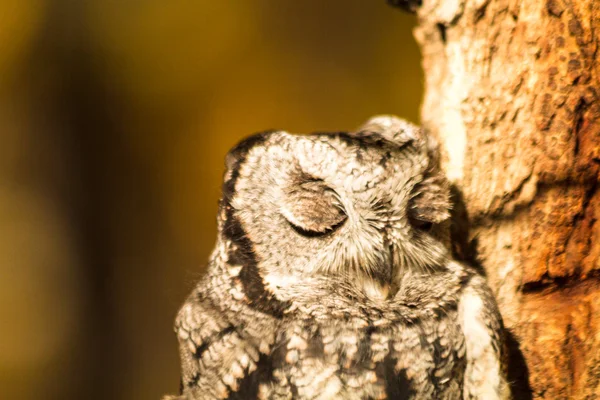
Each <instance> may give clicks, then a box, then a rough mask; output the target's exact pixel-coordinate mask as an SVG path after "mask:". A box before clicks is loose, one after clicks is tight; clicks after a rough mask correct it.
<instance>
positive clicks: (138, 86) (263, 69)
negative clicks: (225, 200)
mask: <svg viewBox="0 0 600 400" xmlns="http://www.w3.org/2000/svg"><path fill="white" fill-rule="evenodd" d="M415 22H416V21H415V17H413V16H410V15H407V14H404V13H402V12H400V11H398V10H394V9H392V8H390V7H389V6H387V5H386V4H385V1H384V0H377V1H365V0H328V1H322V0H302V1H290V0H288V1H281V0H254V1H209V0H169V1H165V0H163V1H154V0H129V1H113V0H95V1H94V0H87V1H84V0H0V398H3V399H84V398H85V399H129V400H131V399H158V398H159V397H160V396H161V395H162V394H165V393H169V392H170V393H174V392H176V391H177V389H178V381H179V362H178V351H177V343H176V340H175V336H174V334H173V333H172V323H173V319H174V316H175V313H176V312H177V309H178V307H179V306H180V304H181V303H182V302H183V300H184V298H185V297H186V295H187V293H188V292H189V291H190V290H191V288H192V287H193V285H194V283H195V282H196V281H197V280H198V278H199V277H200V276H201V274H202V272H203V269H204V266H205V263H206V259H207V257H208V254H209V252H210V250H211V247H212V245H213V243H214V239H215V230H216V224H215V215H216V211H217V200H218V198H219V194H220V185H221V177H222V172H223V159H224V155H225V153H226V152H227V150H228V149H229V148H231V147H232V146H233V145H234V144H235V143H236V142H237V141H239V140H240V139H241V138H243V137H244V136H247V135H249V134H251V133H253V132H256V131H262V130H265V129H269V128H283V129H286V130H288V131H291V132H310V131H316V130H319V131H323V130H349V129H353V128H354V127H356V126H357V125H359V124H360V123H361V122H363V121H364V120H365V119H366V118H368V117H369V116H371V115H372V114H377V113H394V114H398V115H400V116H403V117H406V118H408V119H410V120H413V121H417V120H418V108H419V103H420V99H421V90H422V75H421V68H420V61H419V53H418V48H417V46H416V44H415V41H414V39H413V37H412V33H411V30H412V28H413V26H414V24H415Z"/></svg>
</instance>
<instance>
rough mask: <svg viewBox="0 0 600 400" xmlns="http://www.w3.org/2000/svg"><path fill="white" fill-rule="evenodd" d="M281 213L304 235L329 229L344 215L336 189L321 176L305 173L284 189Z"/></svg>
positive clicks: (333, 228)
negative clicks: (312, 176) (318, 177)
mask: <svg viewBox="0 0 600 400" xmlns="http://www.w3.org/2000/svg"><path fill="white" fill-rule="evenodd" d="M281 214H282V215H283V216H284V218H285V219H286V220H287V221H288V222H289V224H290V225H291V226H292V228H293V229H294V230H295V231H296V232H297V233H299V234H301V235H302V236H307V237H315V236H323V235H326V234H328V233H331V232H333V231H335V230H336V229H338V228H339V227H340V226H341V225H343V223H344V221H345V220H346V218H347V217H346V213H345V212H344V209H343V207H342V204H341V202H340V201H339V198H338V195H337V194H336V192H335V191H334V190H333V189H331V188H330V187H328V186H327V185H326V184H325V183H324V182H323V181H322V180H320V179H315V178H307V177H302V178H301V179H300V180H299V181H296V182H294V183H293V184H291V185H290V186H289V187H288V188H287V189H286V190H284V199H283V205H282V208H281Z"/></svg>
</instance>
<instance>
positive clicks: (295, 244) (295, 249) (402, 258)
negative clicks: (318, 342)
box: [221, 117, 449, 298]
mask: <svg viewBox="0 0 600 400" xmlns="http://www.w3.org/2000/svg"><path fill="white" fill-rule="evenodd" d="M226 163H227V172H226V174H225V184H224V193H223V201H222V204H221V208H222V209H221V214H222V217H221V219H222V231H223V233H224V235H225V242H226V243H227V246H228V247H229V263H230V264H232V265H235V264H239V265H240V266H246V265H247V264H248V263H250V264H253V265H254V267H253V270H254V273H255V274H256V275H257V278H256V279H262V281H263V284H264V285H265V286H266V287H267V288H268V289H269V290H270V291H272V292H273V293H275V294H278V295H279V296H280V297H282V298H285V293H288V292H289V291H286V290H284V289H285V288H286V287H290V286H294V285H297V284H299V283H301V282H307V281H309V280H311V279H315V278H316V277H323V276H336V277H337V278H339V279H342V280H343V281H344V282H348V283H351V284H352V283H353V284H356V285H357V286H358V287H360V288H362V290H364V291H365V292H367V294H371V295H374V296H378V297H383V298H386V297H387V296H389V295H390V294H393V293H392V292H393V291H395V290H398V288H399V287H400V286H401V282H402V279H403V277H405V276H406V275H407V274H411V273H427V272H430V271H431V270H433V269H435V268H438V267H439V266H441V265H443V264H444V261H445V260H446V258H447V250H446V248H445V247H444V245H443V244H442V242H441V241H440V240H438V239H437V238H436V237H437V236H436V234H435V225H437V224H439V223H441V222H443V221H444V220H445V219H447V218H448V216H449V213H448V209H449V200H448V189H447V185H446V183H445V180H444V179H443V178H442V177H441V175H439V174H438V173H437V171H436V169H435V165H433V163H432V149H431V146H430V142H429V140H428V138H427V137H426V136H425V135H423V133H422V132H421V131H420V130H419V129H418V128H417V127H415V126H413V125H410V124H408V123H406V122H404V121H402V120H399V119H396V118H394V117H378V118H374V119H372V120H370V121H369V122H368V123H367V124H365V125H364V126H363V127H362V128H361V129H360V130H359V131H358V132H355V133H333V134H329V133H327V134H312V135H291V134H288V133H286V132H282V131H277V132H269V133H263V134H260V135H257V136H253V137H251V138H249V139H247V140H246V141H244V142H242V143H240V144H239V145H238V146H237V147H236V148H234V149H233V150H232V151H231V152H230V153H229V155H228V157H227V162H226Z"/></svg>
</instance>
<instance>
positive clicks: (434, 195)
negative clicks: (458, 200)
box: [408, 174, 451, 231]
mask: <svg viewBox="0 0 600 400" xmlns="http://www.w3.org/2000/svg"><path fill="white" fill-rule="evenodd" d="M450 207H451V202H450V194H449V189H448V182H447V181H446V179H445V178H444V177H443V176H442V175H439V174H437V175H431V176H427V177H425V178H424V179H423V180H422V181H421V182H420V183H419V184H417V185H416V186H415V187H414V189H413V191H412V194H411V198H410V201H409V205H408V219H409V221H410V223H411V225H412V226H414V227H415V228H417V229H420V230H424V231H428V230H430V229H431V228H432V227H433V224H437V223H440V222H443V221H445V220H446V219H448V218H449V217H450Z"/></svg>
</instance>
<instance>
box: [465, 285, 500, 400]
mask: <svg viewBox="0 0 600 400" xmlns="http://www.w3.org/2000/svg"><path fill="white" fill-rule="evenodd" d="M458 312H459V315H458V317H459V322H460V324H461V327H462V330H463V333H464V336H465V345H466V357H467V366H466V371H465V380H464V398H465V399H486V400H487V399H489V400H495V399H510V389H509V386H508V383H507V381H506V374H505V369H504V368H505V367H504V366H505V365H506V363H505V362H504V357H505V349H504V337H503V332H504V331H503V324H502V318H501V316H500V312H499V311H498V307H497V305H496V302H495V300H494V297H493V295H492V292H491V290H490V289H489V287H488V286H487V285H486V284H485V281H484V279H483V278H482V277H480V276H474V277H473V278H471V280H470V281H469V283H468V284H467V286H466V288H465V290H464V291H463V293H462V295H461V297H460V302H459V307H458Z"/></svg>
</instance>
